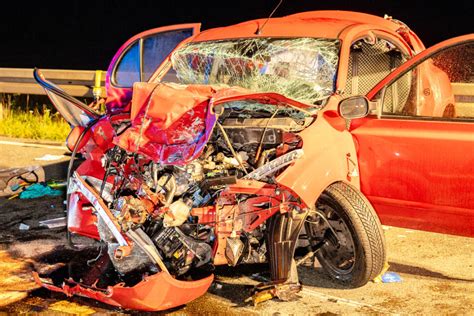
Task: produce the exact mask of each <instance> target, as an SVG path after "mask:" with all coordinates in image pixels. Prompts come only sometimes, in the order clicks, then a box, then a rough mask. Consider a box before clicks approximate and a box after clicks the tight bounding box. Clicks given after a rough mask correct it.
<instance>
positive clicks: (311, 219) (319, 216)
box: [305, 182, 386, 287]
mask: <svg viewBox="0 0 474 316" xmlns="http://www.w3.org/2000/svg"><path fill="white" fill-rule="evenodd" d="M305 230H306V236H307V238H308V242H309V245H310V248H311V249H312V250H313V251H314V252H315V253H316V257H317V258H318V260H319V262H320V264H321V266H322V267H323V268H324V269H325V270H326V271H327V273H328V274H329V275H330V276H331V277H332V278H333V279H334V280H336V281H337V282H339V283H342V284H344V285H346V286H350V287H359V286H363V285H365V284H366V283H367V282H368V281H369V280H371V279H373V278H375V277H376V276H377V275H379V274H380V273H381V271H382V269H383V266H384V263H385V260H386V253H385V240H384V236H383V230H382V225H381V224H380V221H379V219H378V216H377V214H376V213H375V211H374V209H373V207H372V205H371V204H370V202H369V201H368V200H367V198H366V197H365V196H364V195H363V194H362V193H361V192H360V191H359V190H357V189H356V188H355V187H353V186H351V185H349V184H347V183H343V182H337V183H334V184H332V185H330V186H329V187H328V188H327V189H326V190H325V191H324V192H323V194H322V195H321V196H320V197H319V199H318V201H317V202H316V209H315V210H314V211H312V212H310V214H309V215H308V217H307V220H306V223H305Z"/></svg>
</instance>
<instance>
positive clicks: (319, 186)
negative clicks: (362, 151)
mask: <svg viewBox="0 0 474 316" xmlns="http://www.w3.org/2000/svg"><path fill="white" fill-rule="evenodd" d="M337 101H338V97H336V96H333V97H331V98H330V100H329V102H328V104H327V105H326V110H322V111H320V112H319V113H318V117H317V118H316V120H315V122H314V123H313V124H312V125H311V126H309V127H308V128H306V129H305V130H304V131H302V132H301V133H300V134H299V135H300V136H301V138H302V139H303V150H304V156H303V157H302V158H300V159H298V160H296V161H295V163H294V165H292V166H290V167H289V168H288V169H287V170H285V172H283V173H282V174H281V175H280V176H279V177H278V178H277V181H278V183H280V184H282V185H284V186H286V187H288V188H290V189H291V190H293V191H294V192H295V193H297V194H298V195H299V197H300V198H301V199H302V200H303V202H305V204H306V205H307V206H312V205H314V204H315V203H316V200H317V199H318V197H319V196H320V195H321V193H322V192H323V191H324V190H325V189H326V188H327V187H328V186H329V185H330V184H332V183H334V182H338V181H343V182H347V183H350V184H352V185H353V186H355V187H356V188H358V189H360V179H359V163H358V161H357V154H356V150H355V144H354V140H353V138H352V135H351V134H350V133H349V131H347V129H346V128H345V124H346V122H345V120H344V119H342V118H341V117H338V116H336V115H334V114H335V110H334V109H335V108H336V106H337Z"/></svg>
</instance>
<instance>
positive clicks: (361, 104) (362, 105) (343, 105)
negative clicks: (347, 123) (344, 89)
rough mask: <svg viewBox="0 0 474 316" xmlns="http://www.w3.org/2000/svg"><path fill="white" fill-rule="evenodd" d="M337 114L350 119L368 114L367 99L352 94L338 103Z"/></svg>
mask: <svg viewBox="0 0 474 316" xmlns="http://www.w3.org/2000/svg"><path fill="white" fill-rule="evenodd" d="M338 111H339V115H340V116H342V117H343V118H345V119H348V120H352V119H356V118H361V117H365V116H367V114H369V100H367V98H366V97H364V96H360V95H357V96H353V97H349V98H346V99H344V100H342V101H341V102H340V103H339V108H338Z"/></svg>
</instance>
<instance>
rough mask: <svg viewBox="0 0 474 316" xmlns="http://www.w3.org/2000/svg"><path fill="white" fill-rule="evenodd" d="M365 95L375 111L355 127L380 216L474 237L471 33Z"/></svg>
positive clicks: (365, 179)
mask: <svg viewBox="0 0 474 316" xmlns="http://www.w3.org/2000/svg"><path fill="white" fill-rule="evenodd" d="M402 87H405V88H403V89H402ZM366 97H367V99H368V100H369V102H370V104H372V105H374V104H376V106H375V107H376V110H375V111H372V113H371V114H369V115H368V116H367V117H364V118H359V119H354V120H352V122H351V132H352V134H353V137H354V138H355V140H356V143H357V145H358V159H359V165H360V177H361V189H362V192H363V193H364V194H365V195H366V196H367V197H368V199H369V200H370V202H371V203H372V204H373V206H374V207H375V209H376V211H377V213H378V215H379V216H380V219H381V221H382V223H383V224H387V225H393V226H398V227H407V228H413V229H420V230H427V231H434V232H441V233H449V234H456V235H463V236H471V237H472V236H474V34H470V35H465V36H461V37H457V38H453V39H450V40H447V41H444V42H442V43H440V44H438V45H435V46H433V47H431V48H429V49H427V50H425V51H423V52H421V53H420V54H418V55H417V56H415V57H413V58H412V59H410V60H408V61H407V62H406V63H404V64H402V65H401V66H400V67H399V68H397V69H396V70H394V71H393V72H392V73H391V74H390V75H388V76H387V77H386V78H385V79H383V80H382V81H381V82H380V83H379V84H378V85H376V86H375V87H374V88H373V89H372V90H371V91H370V92H369V93H368V94H367V96H366ZM343 102H344V101H343ZM341 105H342V103H341ZM341 113H342V112H341Z"/></svg>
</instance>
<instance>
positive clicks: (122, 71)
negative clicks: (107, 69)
mask: <svg viewBox="0 0 474 316" xmlns="http://www.w3.org/2000/svg"><path fill="white" fill-rule="evenodd" d="M113 79H114V83H115V84H116V85H117V86H121V87H131V86H132V85H133V83H134V82H136V81H140V49H139V43H138V41H137V42H135V43H134V44H133V45H132V46H130V48H129V49H128V50H127V51H126V52H125V54H124V55H123V56H122V58H121V59H120V61H119V63H118V65H117V68H116V70H115V76H114V78H113Z"/></svg>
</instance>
